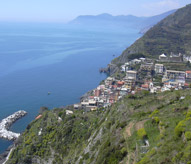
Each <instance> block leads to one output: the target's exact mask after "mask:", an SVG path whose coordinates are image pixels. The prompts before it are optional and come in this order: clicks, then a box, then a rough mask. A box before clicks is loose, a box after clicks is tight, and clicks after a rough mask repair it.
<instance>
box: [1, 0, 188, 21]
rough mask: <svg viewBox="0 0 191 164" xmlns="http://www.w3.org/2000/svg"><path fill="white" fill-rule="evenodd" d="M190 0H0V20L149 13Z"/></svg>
mask: <svg viewBox="0 0 191 164" xmlns="http://www.w3.org/2000/svg"><path fill="white" fill-rule="evenodd" d="M189 3H191V0H0V21H33V22H39V21H40V22H41V21H43V22H52V21H53V22H66V21H69V20H71V19H74V18H75V17H77V16H79V15H97V14H101V13H110V14H112V15H128V14H132V15H137V16H150V15H156V14H160V13H163V12H165V11H168V10H171V9H175V8H180V7H182V6H185V5H186V4H189Z"/></svg>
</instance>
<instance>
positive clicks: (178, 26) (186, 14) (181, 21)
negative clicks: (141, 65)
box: [113, 4, 191, 64]
mask: <svg viewBox="0 0 191 164" xmlns="http://www.w3.org/2000/svg"><path fill="white" fill-rule="evenodd" d="M190 45H191V4H190V5H187V6H186V7H184V8H181V9H179V10H177V11H176V12H175V13H173V14H171V15H169V16H168V17H166V18H165V19H163V20H162V21H160V22H159V23H158V24H157V25H155V26H154V27H153V28H151V29H150V30H149V31H148V32H146V33H145V35H144V36H143V37H141V38H140V39H138V40H137V41H136V42H135V43H134V44H132V45H131V46H130V47H129V48H127V49H126V50H125V51H124V52H123V53H122V55H121V56H119V57H118V58H116V59H114V61H113V63H116V64H119V63H125V62H126V61H127V60H128V56H129V55H132V54H137V53H139V54H140V53H141V54H143V55H145V56H149V57H154V58H156V57H158V55H160V54H162V53H167V54H169V53H170V52H174V53H183V54H186V55H190V56H191V46H190Z"/></svg>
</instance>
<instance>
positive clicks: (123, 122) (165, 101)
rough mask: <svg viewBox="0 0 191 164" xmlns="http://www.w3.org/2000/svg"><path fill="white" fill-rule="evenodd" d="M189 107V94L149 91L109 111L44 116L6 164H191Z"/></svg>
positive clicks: (61, 111)
mask: <svg viewBox="0 0 191 164" xmlns="http://www.w3.org/2000/svg"><path fill="white" fill-rule="evenodd" d="M190 102H191V96H190V90H185V91H174V92H165V93H160V94H150V93H148V92H147V91H145V92H142V93H139V94H137V95H130V96H127V97H124V98H123V99H122V100H120V101H119V102H117V103H116V104H114V105H112V106H111V107H110V108H108V109H107V110H103V109H99V110H98V111H94V112H88V113H84V112H83V111H74V113H73V114H69V115H66V110H65V109H54V110H52V111H45V112H44V113H43V114H42V117H41V118H39V119H37V120H35V121H33V122H32V123H31V124H30V125H29V126H28V127H27V129H26V131H25V132H24V133H23V134H22V136H21V137H20V139H19V141H18V142H17V145H16V148H15V149H14V150H13V152H12V154H11V156H10V159H9V161H8V162H7V163H8V164H24V163H39V164H45V163H46V164H47V163H59V164H61V163H63V164H65V163H71V164H82V163H84V164H90V163H91V164H108V163H109V164H118V163H121V164H123V163H124V164H127V163H128V164H133V163H139V164H150V163H152V164H153V163H160V164H161V163H169V164H171V163H172V164H173V163H189V162H191V152H190V148H191V126H190V125H191V108H190V107H191V103H190ZM156 161H157V162H156Z"/></svg>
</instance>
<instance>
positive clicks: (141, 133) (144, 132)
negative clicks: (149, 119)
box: [137, 128, 147, 139]
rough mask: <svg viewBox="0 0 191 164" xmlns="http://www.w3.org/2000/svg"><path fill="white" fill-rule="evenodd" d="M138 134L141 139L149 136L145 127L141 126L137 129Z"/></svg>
mask: <svg viewBox="0 0 191 164" xmlns="http://www.w3.org/2000/svg"><path fill="white" fill-rule="evenodd" d="M137 135H138V137H139V138H140V139H144V138H145V137H146V136H147V133H146V131H145V129H144V128H141V129H139V130H138V131H137Z"/></svg>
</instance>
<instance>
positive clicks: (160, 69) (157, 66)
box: [155, 64, 164, 74]
mask: <svg viewBox="0 0 191 164" xmlns="http://www.w3.org/2000/svg"><path fill="white" fill-rule="evenodd" d="M163 71H164V65H163V64H155V72H156V73H157V74H162V73H163Z"/></svg>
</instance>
